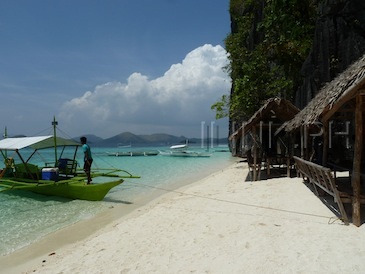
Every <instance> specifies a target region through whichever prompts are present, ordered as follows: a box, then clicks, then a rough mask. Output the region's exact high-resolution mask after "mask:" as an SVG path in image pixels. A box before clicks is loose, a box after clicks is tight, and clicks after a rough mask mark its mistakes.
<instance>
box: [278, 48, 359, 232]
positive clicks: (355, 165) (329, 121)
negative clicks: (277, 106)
mask: <svg viewBox="0 0 365 274" xmlns="http://www.w3.org/2000/svg"><path fill="white" fill-rule="evenodd" d="M364 110H365V55H364V56H362V57H361V58H360V59H358V60H357V61H356V62H355V63H353V64H352V65H350V66H349V67H348V68H347V69H346V70H345V71H344V72H343V73H341V74H340V75H338V76H337V77H336V78H335V79H334V80H333V81H331V82H329V83H327V84H326V85H325V86H324V87H323V88H322V89H321V90H320V92H319V93H318V94H317V96H315V97H314V98H313V99H312V100H311V101H310V102H309V103H308V105H307V106H306V107H305V108H304V109H303V110H302V111H300V112H299V113H298V114H297V115H296V116H295V118H294V119H292V120H290V121H288V122H286V123H285V124H284V125H283V126H282V129H284V130H285V131H287V132H293V131H296V130H298V129H301V132H302V140H305V139H306V138H305V137H306V136H303V134H305V133H306V132H308V131H307V129H308V127H309V126H313V125H319V126H321V128H322V131H321V133H320V134H316V137H320V138H321V139H322V141H323V146H322V149H321V153H322V155H319V156H320V157H319V158H320V161H319V162H317V163H319V164H321V165H322V166H327V167H330V168H331V169H333V170H336V169H338V170H348V171H349V174H350V176H349V178H350V180H351V186H352V197H351V200H352V202H351V203H352V221H353V223H354V224H355V225H357V226H360V225H361V214H360V208H361V197H362V194H363V193H362V191H361V180H362V181H363V182H362V183H364V176H363V175H364V170H365V165H364V164H365V161H364V160H365V159H364V147H363V140H364V137H365V129H364V122H365V119H364ZM319 135H320V136H319ZM305 145H306V144H305V143H304V144H303V142H302V147H303V146H305ZM307 156H308V155H307ZM304 157H306V155H302V158H304Z"/></svg>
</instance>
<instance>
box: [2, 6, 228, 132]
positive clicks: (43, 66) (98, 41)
mask: <svg viewBox="0 0 365 274" xmlns="http://www.w3.org/2000/svg"><path fill="white" fill-rule="evenodd" d="M228 10H229V0H153V1H151V0H119V1H118V0H62V1H51V0H32V1H29V0H0V98H1V99H0V100H1V104H0V132H3V131H4V130H2V129H5V127H6V128H7V132H8V135H16V134H25V135H28V136H34V135H39V134H41V133H43V132H44V131H47V130H50V128H51V122H52V120H53V117H54V116H55V117H56V119H57V121H58V124H59V128H60V129H62V131H64V132H65V133H67V135H69V136H70V137H77V136H81V135H85V134H94V135H96V136H99V137H101V138H110V137H113V136H115V135H117V134H120V133H122V132H132V133H134V134H154V133H166V134H171V135H176V136H185V137H190V138H192V137H201V136H202V135H205V134H206V131H207V126H210V132H211V133H213V131H214V130H216V131H217V133H218V134H219V137H221V138H223V137H226V136H227V134H228V120H227V119H220V120H215V112H214V111H213V110H211V108H210V107H211V105H212V104H214V103H215V102H217V101H219V99H220V98H221V96H222V95H224V94H229V91H230V86H231V80H230V77H229V75H228V73H227V71H226V70H225V69H224V67H225V66H227V64H228V58H227V53H226V51H225V49H224V39H225V38H226V36H227V35H228V34H229V32H230V18H229V11H228ZM46 134H48V133H46ZM214 134H216V133H214ZM214 136H216V135H214Z"/></svg>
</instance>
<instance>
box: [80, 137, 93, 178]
mask: <svg viewBox="0 0 365 274" xmlns="http://www.w3.org/2000/svg"><path fill="white" fill-rule="evenodd" d="M80 141H81V144H82V150H83V152H84V171H85V173H86V175H87V184H88V185H89V184H91V181H92V180H91V174H90V172H91V164H92V163H93V158H92V156H91V149H90V146H89V145H88V144H87V139H86V137H81V138H80Z"/></svg>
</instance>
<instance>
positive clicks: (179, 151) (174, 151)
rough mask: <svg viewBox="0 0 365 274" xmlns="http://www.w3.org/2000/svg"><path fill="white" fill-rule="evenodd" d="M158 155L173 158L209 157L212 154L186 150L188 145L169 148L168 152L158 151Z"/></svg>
mask: <svg viewBox="0 0 365 274" xmlns="http://www.w3.org/2000/svg"><path fill="white" fill-rule="evenodd" d="M160 155H163V156H173V157H210V156H211V155H212V154H211V153H209V152H202V151H194V150H188V144H187V143H186V144H183V145H174V146H171V147H170V150H167V151H160Z"/></svg>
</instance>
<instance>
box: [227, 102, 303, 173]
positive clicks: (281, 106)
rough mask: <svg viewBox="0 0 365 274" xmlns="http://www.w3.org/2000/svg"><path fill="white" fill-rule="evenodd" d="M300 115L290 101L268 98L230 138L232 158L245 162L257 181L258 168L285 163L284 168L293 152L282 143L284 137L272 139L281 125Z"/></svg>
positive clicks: (268, 170)
mask: <svg viewBox="0 0 365 274" xmlns="http://www.w3.org/2000/svg"><path fill="white" fill-rule="evenodd" d="M298 112H299V109H298V108H297V107H295V106H294V105H293V104H292V103H291V102H290V101H288V100H286V99H281V98H270V99H268V100H266V101H265V102H264V104H263V105H262V107H261V108H260V109H259V110H257V111H256V112H255V113H254V114H253V116H252V117H251V118H250V119H249V120H248V121H247V122H244V123H243V124H242V126H241V127H240V128H239V129H238V130H236V131H235V132H234V133H233V134H232V135H231V136H230V137H229V140H230V142H231V147H232V154H233V156H241V157H245V156H246V158H247V162H248V165H249V168H250V171H252V173H253V176H252V177H253V180H257V179H259V178H260V172H261V167H262V166H263V165H265V166H266V167H267V172H268V175H270V166H272V165H273V164H280V162H281V161H284V162H285V163H284V164H285V165H286V166H288V167H289V165H287V162H288V160H290V156H291V155H292V153H293V148H292V147H290V146H289V145H288V144H291V143H292V142H290V141H288V140H284V139H283V138H287V136H280V135H276V136H275V135H274V133H275V132H276V131H277V129H278V128H279V127H281V126H282V125H283V123H284V122H286V121H288V120H290V119H293V118H294V116H295V115H296V114H297V113H298Z"/></svg>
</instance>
